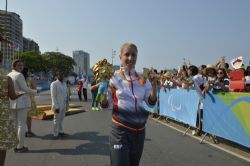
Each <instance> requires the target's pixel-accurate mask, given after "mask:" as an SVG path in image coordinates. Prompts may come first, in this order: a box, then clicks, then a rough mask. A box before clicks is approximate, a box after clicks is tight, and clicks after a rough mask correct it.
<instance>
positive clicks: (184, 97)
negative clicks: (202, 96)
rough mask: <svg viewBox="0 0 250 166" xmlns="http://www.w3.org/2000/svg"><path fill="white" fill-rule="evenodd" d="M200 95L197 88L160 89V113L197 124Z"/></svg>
mask: <svg viewBox="0 0 250 166" xmlns="http://www.w3.org/2000/svg"><path fill="white" fill-rule="evenodd" d="M198 104H199V96H198V94H197V92H196V91H195V90H184V89H166V90H161V91H160V115H163V116H167V117H170V118H171V119H174V120H177V121H179V122H183V123H185V124H188V125H190V126H193V127H195V126H196V119H197V113H198Z"/></svg>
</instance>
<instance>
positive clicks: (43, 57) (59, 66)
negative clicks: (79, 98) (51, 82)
mask: <svg viewBox="0 0 250 166" xmlns="http://www.w3.org/2000/svg"><path fill="white" fill-rule="evenodd" d="M17 54H20V55H16V57H18V58H20V59H22V61H23V62H24V64H25V66H26V67H28V68H29V71H31V72H45V73H48V72H51V74H52V75H55V73H56V71H58V70H60V71H62V72H63V73H64V74H65V76H67V75H69V74H71V73H72V72H73V69H74V65H75V61H74V60H73V58H71V57H69V56H66V55H64V54H62V53H60V52H45V53H44V54H39V53H37V52H35V51H28V52H23V53H17Z"/></svg>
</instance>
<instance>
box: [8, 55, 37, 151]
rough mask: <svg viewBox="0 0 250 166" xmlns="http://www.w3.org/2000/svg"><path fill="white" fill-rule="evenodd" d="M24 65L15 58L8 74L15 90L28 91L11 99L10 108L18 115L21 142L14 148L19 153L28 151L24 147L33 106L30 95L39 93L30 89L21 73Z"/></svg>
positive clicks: (18, 130)
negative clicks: (28, 120)
mask: <svg viewBox="0 0 250 166" xmlns="http://www.w3.org/2000/svg"><path fill="white" fill-rule="evenodd" d="M23 67H24V65H23V62H22V61H21V60H15V61H14V62H13V63H12V68H13V70H12V71H11V72H10V73H9V74H8V76H9V77H10V78H11V79H12V81H13V84H14V89H15V91H16V92H25V93H26V94H25V95H23V96H21V97H19V98H17V99H15V100H10V108H11V109H14V110H16V116H17V132H18V140H19V144H18V145H17V147H16V148H15V149H14V151H15V152H17V153H20V152H26V151H28V148H27V147H24V137H25V131H26V119H27V113H28V111H29V109H30V107H31V101H30V96H29V95H36V94H37V90H34V89H30V88H29V87H28V86H27V83H26V81H25V78H24V76H23V74H22V73H21V72H22V70H23Z"/></svg>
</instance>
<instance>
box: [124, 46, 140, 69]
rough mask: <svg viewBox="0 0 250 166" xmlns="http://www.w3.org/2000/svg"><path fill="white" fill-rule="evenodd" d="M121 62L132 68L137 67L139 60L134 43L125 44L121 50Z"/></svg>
mask: <svg viewBox="0 0 250 166" xmlns="http://www.w3.org/2000/svg"><path fill="white" fill-rule="evenodd" d="M120 60H121V64H122V66H123V67H125V68H129V69H132V68H134V67H135V64H136V60H137V48H136V46H135V45H134V44H129V43H128V44H126V43H125V44H124V45H123V46H122V48H121V52H120Z"/></svg>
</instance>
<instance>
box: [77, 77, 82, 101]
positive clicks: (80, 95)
mask: <svg viewBox="0 0 250 166" xmlns="http://www.w3.org/2000/svg"><path fill="white" fill-rule="evenodd" d="M82 86H83V82H82V81H81V80H79V81H78V82H77V89H76V90H77V93H78V98H79V100H80V101H82Z"/></svg>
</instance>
